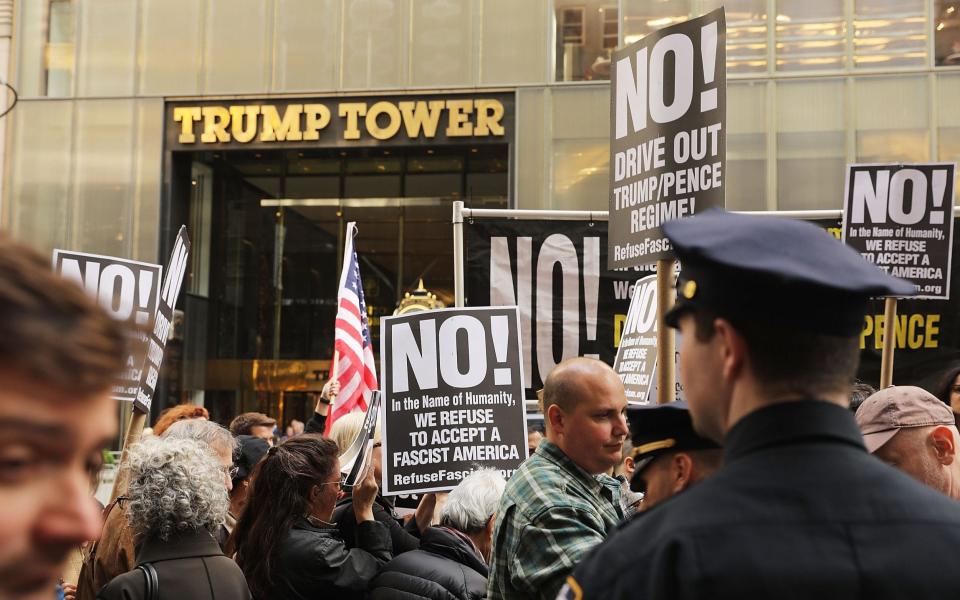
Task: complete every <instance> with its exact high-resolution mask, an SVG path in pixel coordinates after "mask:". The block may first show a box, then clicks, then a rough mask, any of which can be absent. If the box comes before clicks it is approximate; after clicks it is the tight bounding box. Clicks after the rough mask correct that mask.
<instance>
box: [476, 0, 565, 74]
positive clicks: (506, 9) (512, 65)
mask: <svg viewBox="0 0 960 600" xmlns="http://www.w3.org/2000/svg"><path fill="white" fill-rule="evenodd" d="M547 11H548V9H547V0H524V1H523V2H517V0H485V1H484V2H483V18H482V21H481V24H480V26H481V29H480V31H481V32H482V37H481V40H480V56H481V63H480V83H481V84H482V85H488V84H500V83H539V82H542V81H544V80H545V79H546V77H547V75H548V73H547V31H548V28H547V27H545V26H544V24H546V23H549V14H548V12H547Z"/></svg>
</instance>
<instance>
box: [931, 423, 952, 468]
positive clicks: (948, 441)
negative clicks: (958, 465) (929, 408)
mask: <svg viewBox="0 0 960 600" xmlns="http://www.w3.org/2000/svg"><path fill="white" fill-rule="evenodd" d="M930 442H931V443H932V444H933V451H934V453H935V454H936V455H937V460H939V461H940V464H942V465H944V466H947V465H951V464H953V461H954V460H955V459H956V457H957V444H956V440H955V439H954V436H953V431H951V430H950V428H949V427H945V426H943V425H941V426H939V427H936V428H934V430H933V431H931V432H930Z"/></svg>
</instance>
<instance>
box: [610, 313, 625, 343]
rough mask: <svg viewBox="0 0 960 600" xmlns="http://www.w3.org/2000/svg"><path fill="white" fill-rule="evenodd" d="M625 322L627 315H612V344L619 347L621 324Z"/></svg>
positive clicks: (621, 332) (621, 331)
mask: <svg viewBox="0 0 960 600" xmlns="http://www.w3.org/2000/svg"><path fill="white" fill-rule="evenodd" d="M626 322H627V315H613V345H614V347H615V348H619V347H620V338H621V337H622V336H623V324H624V323H626Z"/></svg>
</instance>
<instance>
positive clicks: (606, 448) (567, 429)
mask: <svg viewBox="0 0 960 600" xmlns="http://www.w3.org/2000/svg"><path fill="white" fill-rule="evenodd" d="M626 409H627V400H626V397H625V395H624V391H623V384H622V383H621V382H620V378H619V377H617V374H616V373H615V372H614V371H613V369H611V368H610V367H609V366H607V365H606V364H604V363H602V362H600V361H598V360H594V359H590V358H574V359H570V360H567V361H564V362H562V363H561V364H559V365H557V367H556V368H555V369H554V370H553V371H552V372H551V373H550V376H549V377H547V381H546V383H545V385H544V395H543V414H544V421H545V423H546V425H547V437H546V439H544V440H543V441H542V442H540V445H539V446H538V447H537V451H536V453H535V454H533V455H532V456H531V457H530V458H529V459H528V460H527V461H526V462H524V463H523V465H521V467H520V468H519V469H518V470H517V472H516V473H515V474H514V475H513V477H512V478H511V479H510V481H509V482H508V483H507V489H506V491H505V492H504V495H503V499H502V500H501V502H500V508H499V510H498V511H497V524H496V529H495V532H494V538H493V554H492V556H491V567H490V577H489V580H488V586H487V597H488V598H489V599H490V600H500V599H503V600H512V599H514V598H547V599H550V600H553V599H554V598H556V596H557V592H558V591H559V590H560V588H561V586H562V585H563V582H564V580H565V579H566V577H567V575H569V574H570V572H571V571H572V570H573V568H574V567H575V566H576V565H577V563H578V562H579V561H580V559H581V558H583V557H584V556H585V555H586V554H587V552H589V551H590V549H591V548H593V547H594V546H595V545H597V544H599V543H600V542H602V541H603V539H604V538H605V537H606V535H607V534H608V533H609V532H611V531H612V530H613V528H614V527H616V525H617V524H618V523H619V522H620V521H621V520H622V519H623V516H624V515H623V510H622V509H621V507H620V483H619V482H618V481H617V480H616V479H613V478H612V477H609V476H608V475H606V474H605V473H606V472H607V471H608V470H609V469H610V468H611V467H613V466H614V465H616V464H617V463H618V462H620V451H621V448H622V446H623V441H624V440H625V439H626V437H627V435H628V433H629V431H628V429H627V423H626V418H625V415H626Z"/></svg>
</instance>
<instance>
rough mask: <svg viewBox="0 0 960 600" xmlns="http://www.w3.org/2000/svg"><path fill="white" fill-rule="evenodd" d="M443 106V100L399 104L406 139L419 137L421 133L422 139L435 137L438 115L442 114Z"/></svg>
mask: <svg viewBox="0 0 960 600" xmlns="http://www.w3.org/2000/svg"><path fill="white" fill-rule="evenodd" d="M444 104H446V103H445V102H444V101H443V100H430V101H429V102H424V101H423V100H420V101H418V102H400V113H401V114H402V115H403V125H404V127H405V128H406V129H407V137H410V138H415V137H419V136H420V132H421V131H423V137H426V138H434V137H437V124H438V123H440V113H442V112H443V106H444ZM428 107H429V108H428Z"/></svg>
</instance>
